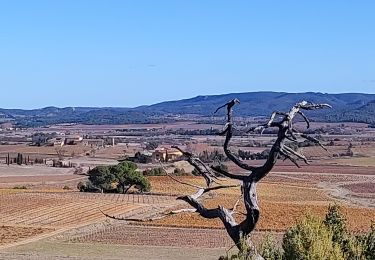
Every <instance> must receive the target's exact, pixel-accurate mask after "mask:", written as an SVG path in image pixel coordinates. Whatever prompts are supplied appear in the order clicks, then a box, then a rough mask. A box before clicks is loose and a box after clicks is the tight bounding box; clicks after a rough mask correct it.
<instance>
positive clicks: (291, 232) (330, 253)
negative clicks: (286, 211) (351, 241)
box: [282, 216, 344, 260]
mask: <svg viewBox="0 0 375 260" xmlns="http://www.w3.org/2000/svg"><path fill="white" fill-rule="evenodd" d="M332 237H333V234H332V232H331V231H330V230H329V229H328V228H327V227H326V226H325V225H324V223H322V221H320V220H319V219H317V218H316V217H313V216H306V217H305V218H303V219H302V220H300V221H298V222H297V224H296V225H294V226H292V227H291V228H289V229H288V230H287V231H286V233H285V234H284V237H283V245H282V247H283V249H284V259H287V260H289V259H291V260H292V259H301V260H302V259H311V260H312V259H326V260H331V259H332V260H339V259H344V258H343V254H342V252H341V250H340V246H339V245H337V243H335V242H333V240H332Z"/></svg>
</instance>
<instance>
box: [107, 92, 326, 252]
mask: <svg viewBox="0 0 375 260" xmlns="http://www.w3.org/2000/svg"><path fill="white" fill-rule="evenodd" d="M238 103H239V100H238V99H233V100H231V101H229V102H228V103H226V104H225V105H223V106H221V107H219V108H218V109H217V110H216V111H215V113H216V112H217V111H218V110H219V109H221V108H224V107H226V109H227V121H226V124H225V127H224V130H223V131H222V132H221V134H222V135H225V141H224V152H225V154H226V156H227V157H228V158H229V159H230V160H231V161H232V162H233V163H235V164H236V165H237V166H238V167H240V168H241V169H244V170H246V171H247V173H246V174H239V173H230V172H227V171H225V170H223V169H222V168H220V167H218V166H211V167H209V166H207V165H206V164H204V163H203V162H202V161H200V160H199V158H197V157H196V156H194V155H193V154H192V153H188V152H185V151H183V150H182V149H180V148H178V147H175V148H176V149H179V150H180V151H181V152H182V153H183V154H184V155H185V157H186V159H187V161H188V162H189V163H190V164H191V165H192V166H193V167H194V168H195V169H196V170H197V171H198V172H199V173H200V175H202V177H204V179H205V181H206V187H200V186H198V185H195V184H190V183H186V182H183V181H181V180H179V179H177V178H175V177H173V176H171V175H169V174H167V175H168V176H169V177H171V178H172V179H174V180H175V181H177V182H179V183H180V184H183V185H188V186H191V187H194V188H197V191H196V193H194V194H192V195H186V196H181V197H178V198H177V199H179V200H182V201H185V202H186V203H188V204H189V205H190V206H191V207H192V208H190V209H182V210H178V211H174V212H171V213H180V212H197V213H198V214H200V216H202V217H204V218H207V219H215V218H218V219H220V220H221V222H222V223H223V225H224V227H225V229H226V231H227V232H228V234H229V236H230V237H231V239H232V240H233V242H234V243H235V245H236V246H237V248H238V249H239V250H247V249H248V248H252V245H251V241H250V236H249V235H250V233H251V232H252V231H253V230H254V229H255V227H256V224H257V222H258V220H259V216H260V209H259V205H258V199H257V192H256V185H257V183H258V182H259V181H260V180H262V179H263V178H264V177H265V176H267V174H268V173H269V172H270V171H271V170H272V168H273V167H274V166H275V164H276V162H277V160H278V159H279V158H283V159H284V160H290V161H291V162H292V163H293V164H295V165H296V166H297V167H300V166H299V164H298V160H302V161H304V163H306V164H308V160H307V158H306V157H305V156H304V155H303V154H301V153H298V152H297V151H295V150H293V149H292V148H291V147H289V146H288V142H298V140H299V139H304V140H309V141H311V142H314V143H315V144H317V145H320V146H322V147H324V146H323V145H322V144H321V143H320V141H319V140H317V139H316V138H314V137H311V136H307V135H305V134H303V133H300V132H299V131H297V130H296V129H295V128H294V126H293V120H294V119H295V117H296V116H297V115H299V116H301V117H302V119H303V120H304V121H305V122H306V124H307V128H309V127H310V121H309V119H308V118H307V116H306V115H305V114H304V113H303V111H305V110H315V109H321V108H330V107H331V106H330V105H328V104H313V103H309V102H306V101H302V102H300V103H297V104H296V105H294V106H293V107H292V108H291V109H290V110H289V111H288V112H280V111H275V112H273V113H272V115H271V117H270V119H269V121H268V122H267V123H265V124H263V125H259V126H256V127H252V128H250V129H248V130H247V132H256V131H260V132H261V133H263V131H264V130H266V129H268V128H276V129H277V130H278V132H277V139H276V141H275V142H274V144H273V146H272V148H271V150H270V153H269V156H268V159H267V160H266V162H265V163H264V164H263V165H262V166H251V165H248V164H246V163H244V162H243V161H241V160H240V159H239V158H237V156H236V155H234V154H233V153H232V152H231V151H230V149H229V144H230V141H231V139H232V137H233V129H234V125H233V116H232V114H233V107H234V106H235V105H236V104H238ZM214 171H215V172H217V173H219V174H221V175H224V176H226V177H228V178H230V179H235V180H238V181H240V182H241V197H240V198H239V199H238V200H237V201H236V203H235V204H234V206H233V207H232V208H231V209H227V208H225V207H223V206H221V205H219V206H218V207H217V208H212V209H208V208H206V207H205V206H204V204H203V201H204V199H205V196H204V195H205V194H206V193H208V192H210V191H213V190H219V189H225V188H233V187H238V185H221V184H220V180H217V179H216V177H215V174H214ZM213 183H215V185H213ZM241 201H242V202H243V203H244V206H245V210H246V212H245V213H243V215H244V217H243V220H242V221H241V222H239V223H237V221H236V219H235V218H234V215H235V214H236V213H238V212H236V209H237V207H238V205H239V203H240V202H241ZM106 216H108V215H106ZM108 217H111V218H115V219H118V218H116V217H113V216H108ZM161 217H163V216H158V217H156V218H155V219H160V218H161ZM122 220H128V219H122ZM132 220H133V221H134V219H132ZM149 220H150V219H148V220H147V221H149ZM137 221H145V220H137Z"/></svg>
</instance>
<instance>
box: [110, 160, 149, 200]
mask: <svg viewBox="0 0 375 260" xmlns="http://www.w3.org/2000/svg"><path fill="white" fill-rule="evenodd" d="M110 171H111V172H113V174H114V175H115V178H116V181H117V190H118V191H119V192H122V193H124V194H125V193H126V192H128V190H129V189H130V188H131V187H133V186H135V187H136V188H137V189H138V190H140V191H149V190H150V188H151V185H150V182H149V181H148V180H147V179H146V178H145V177H144V176H143V175H142V174H141V173H139V172H138V171H137V165H136V164H135V163H133V162H129V161H124V162H121V163H119V164H118V165H116V166H113V167H111V170H110Z"/></svg>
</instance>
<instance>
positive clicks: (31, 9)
mask: <svg viewBox="0 0 375 260" xmlns="http://www.w3.org/2000/svg"><path fill="white" fill-rule="evenodd" d="M374 12H375V1H364V0H363V1H362V0H361V1H355V0H353V1H350V0H348V1H341V0H340V1H334V0H332V1H326V0H324V1H318V0H314V1H313V0H311V1H300V0H298V1H284V0H283V1H280V0H278V1H263V0H258V1H251V0H246V1H229V0H227V1H220V0H213V1H208V0H204V1H202V0H196V1H193V0H189V1H180V0H175V1H163V0H150V1H143V0H134V1H125V0H123V1H110V0H108V1H107V0H106V1H104V0H103V1H93V0H90V1H79V0H73V1H68V0H64V1H52V0H48V1H37V0H33V1H29V0H25V1H18V0H0V89H1V102H0V107H5V108H36V107H44V106H49V105H53V106H60V107H62V106H121V107H129V106H137V105H142V104H151V103H155V102H159V101H165V100H173V99H181V98H189V97H193V96H196V95H207V94H221V93H229V92H247V91H259V90H272V91H289V92H303V91H319V92H329V93H338V92H367V93H375V15H374Z"/></svg>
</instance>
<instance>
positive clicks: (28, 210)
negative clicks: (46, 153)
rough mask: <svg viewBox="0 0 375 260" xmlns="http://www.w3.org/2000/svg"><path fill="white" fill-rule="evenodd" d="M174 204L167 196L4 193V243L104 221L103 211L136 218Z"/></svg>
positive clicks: (1, 204) (0, 199)
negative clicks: (157, 208) (156, 207)
mask: <svg viewBox="0 0 375 260" xmlns="http://www.w3.org/2000/svg"><path fill="white" fill-rule="evenodd" d="M170 202H171V198H170V197H167V196H144V195H133V194H131V195H122V194H88V193H77V192H69V193H62V192H59V193H56V192H8V191H5V192H1V191H0V212H1V220H0V226H3V227H6V228H2V229H1V230H2V231H1V232H2V236H0V238H1V239H0V243H1V244H5V243H10V242H15V241H18V240H22V239H24V238H27V237H31V236H35V235H38V234H42V233H46V232H50V231H59V230H66V229H70V228H74V227H79V226H82V225H87V224H91V223H96V222H101V221H103V220H105V216H104V215H103V214H102V213H101V212H100V210H102V211H103V212H106V213H108V214H113V215H119V216H124V217H133V216H138V215H142V214H143V215H147V214H152V213H154V211H155V208H154V207H150V206H149V205H154V206H158V207H160V208H163V206H165V205H168V204H169V203H170ZM172 204H173V203H172ZM14 234H19V235H18V236H17V235H14Z"/></svg>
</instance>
